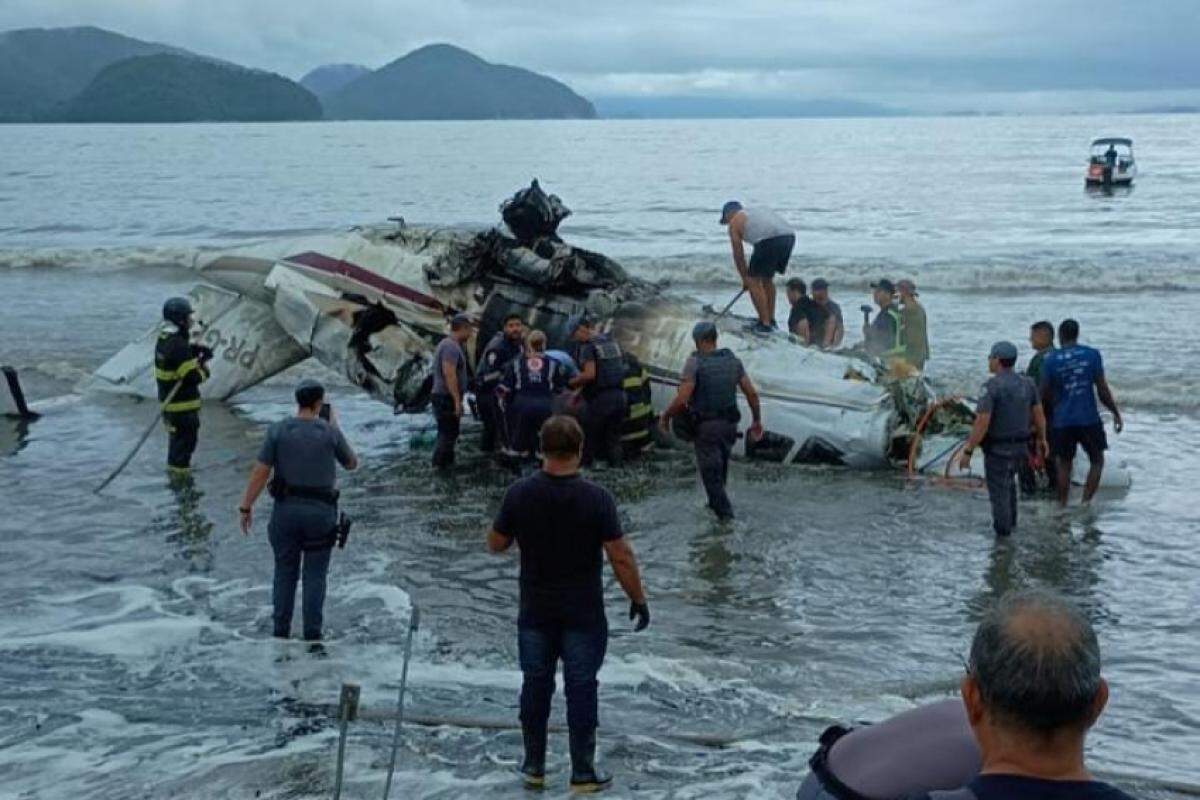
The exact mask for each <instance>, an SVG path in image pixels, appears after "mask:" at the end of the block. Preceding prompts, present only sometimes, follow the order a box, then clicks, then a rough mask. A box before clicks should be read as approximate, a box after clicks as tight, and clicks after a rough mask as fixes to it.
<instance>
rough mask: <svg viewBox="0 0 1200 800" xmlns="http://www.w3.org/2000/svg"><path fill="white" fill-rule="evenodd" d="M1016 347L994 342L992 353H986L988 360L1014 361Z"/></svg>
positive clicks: (1006, 343) (1007, 343)
mask: <svg viewBox="0 0 1200 800" xmlns="http://www.w3.org/2000/svg"><path fill="white" fill-rule="evenodd" d="M1016 357H1017V346H1016V345H1015V344H1013V343H1012V342H996V343H995V344H994V345H992V352H990V353H988V358H1003V359H1005V360H1007V359H1010V358H1011V359H1016Z"/></svg>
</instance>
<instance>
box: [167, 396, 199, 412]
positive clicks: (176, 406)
mask: <svg viewBox="0 0 1200 800" xmlns="http://www.w3.org/2000/svg"><path fill="white" fill-rule="evenodd" d="M162 410H163V411H164V412H165V413H168V414H173V413H178V412H180V411H199V410H200V398H196V399H195V400H180V401H177V402H174V403H167V404H166V405H165V406H163V407H162Z"/></svg>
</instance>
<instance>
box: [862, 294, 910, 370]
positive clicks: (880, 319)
mask: <svg viewBox="0 0 1200 800" xmlns="http://www.w3.org/2000/svg"><path fill="white" fill-rule="evenodd" d="M888 318H891V320H892V324H891V325H889V324H888V323H887V322H886V320H887V319H888ZM870 331H871V335H870V346H869V347H868V348H867V349H868V350H870V351H871V352H873V353H874V354H875V355H878V356H880V357H885V358H886V357H890V356H903V355H904V353H905V348H904V320H903V319H902V318H901V316H900V311H899V310H898V309H897V308H896V307H895V306H894V305H892V306H888V307H887V308H885V309H883V310H882V311H880V312H879V313H878V314H877V315H876V316H875V321H874V322H873V323H871V328H870Z"/></svg>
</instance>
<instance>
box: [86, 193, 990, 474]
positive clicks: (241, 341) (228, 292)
mask: <svg viewBox="0 0 1200 800" xmlns="http://www.w3.org/2000/svg"><path fill="white" fill-rule="evenodd" d="M501 211H502V213H503V216H504V219H505V222H506V224H507V227H508V229H509V231H510V232H511V234H512V235H508V234H506V233H502V232H501V231H500V230H498V229H492V230H488V231H484V232H482V233H480V232H473V231H462V230H447V229H435V228H425V227H415V226H410V225H406V224H404V222H403V220H395V221H394V222H393V223H392V224H383V225H374V226H364V227H357V228H354V229H352V230H350V231H348V232H345V233H339V234H331V235H321V236H314V237H309V238H304V239H300V240H298V241H288V242H272V243H267V244H262V245H258V246H253V247H249V248H247V249H245V250H240V251H237V252H229V253H223V254H219V255H208V256H197V258H196V263H195V268H196V269H197V271H198V272H199V275H200V278H201V280H202V281H203V283H202V284H200V285H198V286H196V287H195V288H193V289H192V291H191V293H190V297H191V300H192V302H193V305H194V307H195V309H196V314H197V318H198V319H199V321H200V324H201V326H202V328H201V330H202V334H201V339H202V341H203V343H204V344H207V345H208V346H210V347H211V348H213V350H214V351H216V357H215V358H214V359H213V361H212V362H211V365H210V369H211V377H210V378H209V380H208V381H207V383H206V384H205V396H206V397H207V398H209V399H222V400H224V399H228V398H230V397H232V396H234V395H236V394H237V393H238V392H240V391H242V390H244V389H246V388H248V387H250V386H253V385H255V384H257V383H259V382H260V381H262V380H264V379H266V378H268V377H270V376H271V375H274V374H276V373H278V372H280V371H282V370H283V369H285V368H287V367H289V366H291V365H293V364H296V363H298V362H300V361H302V360H304V359H306V358H308V357H310V356H312V357H315V358H317V359H318V360H320V361H321V362H322V363H323V364H325V365H327V366H329V367H331V368H333V369H335V370H337V371H338V372H340V373H342V374H344V375H345V376H346V377H347V378H349V380H350V381H351V382H353V383H354V384H356V385H357V386H360V387H362V388H363V389H365V390H366V391H368V392H369V393H370V394H371V395H372V396H373V397H375V398H376V399H378V400H381V401H383V402H384V403H387V404H388V405H389V406H391V407H392V408H393V410H394V411H395V412H396V413H405V412H418V411H421V410H423V409H424V408H425V406H426V404H427V402H428V396H429V380H430V374H431V369H432V354H433V350H434V347H435V346H436V344H437V342H438V341H439V340H440V339H441V338H442V337H443V336H444V335H445V331H446V322H447V318H448V316H450V315H451V314H453V313H456V312H467V313H471V314H474V315H476V316H477V318H478V319H479V320H480V326H479V330H478V332H477V334H476V338H475V339H474V340H473V341H471V342H469V343H468V347H467V348H466V349H467V351H468V358H474V357H476V356H477V355H478V354H479V353H480V352H481V351H482V349H483V346H484V345H485V344H486V342H487V341H488V340H489V339H490V338H491V336H492V335H493V333H494V332H495V331H497V330H498V329H499V328H500V326H501V323H502V321H503V319H504V317H505V315H507V314H509V313H513V312H516V313H518V314H520V315H521V316H522V317H523V318H524V320H525V322H526V323H527V324H528V325H529V326H530V327H531V328H538V329H541V330H543V331H545V333H546V335H547V336H548V338H549V342H550V345H551V347H563V346H564V345H565V344H566V336H565V334H564V329H565V326H566V321H567V318H568V317H569V316H571V315H572V314H575V313H577V312H579V311H584V310H586V311H587V313H588V314H590V315H591V316H593V317H594V318H596V319H598V320H600V321H601V324H602V326H603V328H604V329H605V330H607V331H608V332H609V333H611V334H612V335H613V336H614V338H615V339H616V340H617V341H618V342H619V343H620V345H621V347H622V348H623V349H624V350H626V351H627V352H630V353H632V354H634V355H635V356H636V357H637V359H639V360H640V361H641V363H642V364H643V365H644V366H645V367H646V368H647V369H648V371H649V373H650V376H651V384H652V395H653V401H652V402H653V407H654V409H655V410H656V411H661V409H663V408H664V407H665V406H666V404H667V403H668V402H669V400H670V398H671V397H672V396H673V394H674V390H675V387H676V386H677V385H678V381H679V374H680V371H681V370H682V368H683V364H684V361H685V360H686V359H687V357H688V356H689V355H690V354H691V353H692V351H693V349H694V347H693V344H692V342H691V336H690V332H691V329H692V325H693V324H694V323H695V322H696V320H697V319H699V318H700V317H701V316H703V314H701V312H700V308H699V303H697V302H695V301H692V300H690V299H688V298H686V297H682V296H678V295H675V294H674V293H671V292H669V291H667V290H666V289H665V288H663V287H661V286H658V285H655V284H651V283H648V282H646V281H643V280H640V279H637V278H635V277H633V276H630V275H629V274H627V273H626V272H625V270H624V269H623V268H622V267H621V266H620V265H619V264H617V263H616V262H614V261H613V260H611V259H609V258H607V257H605V256H603V255H601V254H598V253H593V252H589V251H587V250H583V249H581V248H577V247H572V246H571V245H568V244H566V243H564V242H563V241H562V240H561V239H559V238H558V236H557V234H556V231H557V227H558V224H559V223H560V222H561V221H562V219H563V218H565V217H566V216H567V215H568V214H569V213H570V212H569V211H568V210H567V209H566V208H565V207H564V206H563V205H562V204H561V202H560V201H558V199H557V198H556V197H554V196H552V195H546V194H545V193H544V192H542V190H541V189H540V188H539V187H538V185H537V182H536V181H535V182H534V183H533V185H532V186H531V187H530V188H529V189H525V190H522V191H521V192H518V193H517V195H515V196H514V197H513V198H512V199H511V200H509V201H507V202H506V203H505V204H504V205H503V206H502V207H501ZM707 316H710V317H711V316H713V315H712V314H711V313H708V314H707ZM718 327H719V328H720V330H721V336H722V344H723V346H727V347H730V348H731V349H733V350H734V352H736V353H737V354H738V356H739V357H740V358H741V359H742V361H743V362H744V363H745V365H746V368H747V370H748V371H749V373H750V374H751V375H752V376H753V379H754V381H755V384H756V385H757V387H758V389H759V392H760V395H761V399H762V405H763V419H764V425H765V427H766V430H767V433H766V435H765V436H764V437H763V439H762V440H760V441H758V442H749V441H747V439H745V438H742V439H740V440H739V443H738V444H737V447H736V453H737V454H738V455H741V456H746V457H750V458H753V459H759V460H765V461H772V462H782V463H823V464H842V465H846V466H849V467H854V468H876V467H885V466H888V465H889V464H891V465H896V464H903V463H904V462H905V460H906V459H910V450H912V449H914V447H913V440H914V438H913V434H914V432H915V430H916V426H917V424H918V422H920V421H922V420H924V427H925V430H924V431H923V433H924V435H925V437H933V438H926V439H925V448H926V449H928V448H930V447H931V446H937V444H938V443H939V437H940V438H942V439H944V440H945V443H946V444H949V445H951V450H952V449H953V443H954V442H955V441H956V440H957V439H958V438H961V437H963V436H965V433H966V431H967V426H968V425H969V424H970V421H971V416H972V414H971V412H970V410H969V408H967V407H966V406H964V405H963V404H961V403H944V402H943V403H941V404H939V405H937V406H936V408H935V413H931V414H926V411H927V410H929V409H931V408H934V404H935V403H937V402H938V399H937V398H936V396H935V394H934V392H933V390H932V389H931V387H930V386H929V384H928V383H927V382H926V381H925V380H924V378H922V377H921V376H907V377H895V376H893V375H891V374H890V373H889V372H888V370H887V369H886V368H885V367H884V365H883V364H881V363H880V362H878V361H875V360H871V359H868V358H866V357H865V356H863V355H861V354H855V353H828V352H822V351H820V350H817V349H813V348H806V347H802V346H800V345H798V344H797V343H796V342H794V341H793V340H791V338H790V337H788V336H787V335H785V334H777V335H773V336H765V337H764V336H757V335H752V334H749V333H746V332H744V331H743V330H742V325H741V323H740V322H738V321H736V320H730V319H728V318H726V319H724V320H718ZM155 336H156V332H155V331H151V332H149V333H147V334H146V335H144V336H143V337H142V338H140V339H139V340H137V341H135V342H133V343H131V344H130V345H128V346H127V347H125V348H124V349H123V350H122V351H121V352H120V353H118V354H117V355H116V356H114V357H113V358H112V359H110V360H109V361H108V362H107V363H105V364H104V365H103V366H102V367H101V368H100V369H99V370H98V371H97V372H96V373H95V375H94V377H93V379H92V381H91V383H90V387H89V388H96V389H101V390H108V391H117V392H127V393H135V394H139V395H142V396H145V397H153V396H155V394H154V391H155V389H154V380H153V376H152V371H151V364H152V361H153V358H152V353H153V345H154V339H155ZM742 412H743V418H744V419H745V420H747V421H748V420H749V414H748V410H747V409H746V408H745V407H744V406H743V409H742ZM949 437H953V438H949ZM950 455H952V452H950V451H947V452H946V453H944V454H943V457H942V459H941V460H939V461H937V464H936V465H933V464H931V465H927V466H928V467H929V468H931V469H936V468H940V465H941V464H942V463H943V461H945V459H946V458H948V457H949V456H950ZM910 460H911V459H910ZM981 466H982V465H980V467H981ZM973 471H974V470H973ZM979 472H980V473H981V469H980V470H979Z"/></svg>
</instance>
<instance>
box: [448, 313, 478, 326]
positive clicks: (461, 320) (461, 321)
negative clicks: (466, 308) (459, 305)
mask: <svg viewBox="0 0 1200 800" xmlns="http://www.w3.org/2000/svg"><path fill="white" fill-rule="evenodd" d="M474 324H475V320H474V319H472V318H471V315H470V314H461V313H460V314H455V315H454V316H453V317H451V318H450V327H451V328H452V329H454V330H457V329H459V328H462V327H464V326H466V325H474Z"/></svg>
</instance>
